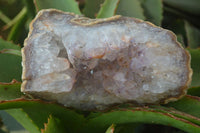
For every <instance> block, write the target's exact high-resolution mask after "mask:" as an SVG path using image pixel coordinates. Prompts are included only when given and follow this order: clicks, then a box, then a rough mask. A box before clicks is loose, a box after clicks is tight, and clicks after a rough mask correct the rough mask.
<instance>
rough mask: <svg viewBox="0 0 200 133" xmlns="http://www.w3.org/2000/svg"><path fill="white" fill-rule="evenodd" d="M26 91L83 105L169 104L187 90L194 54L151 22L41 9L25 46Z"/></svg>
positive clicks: (24, 79)
mask: <svg viewBox="0 0 200 133" xmlns="http://www.w3.org/2000/svg"><path fill="white" fill-rule="evenodd" d="M22 57H23V76H22V80H23V83H22V88H21V91H22V92H25V93H29V94H31V95H33V96H35V97H39V98H41V99H46V100H50V101H57V102H58V103H61V104H63V105H65V106H69V107H74V108H78V109H82V110H91V109H99V110H100V109H105V108H107V107H109V106H111V105H113V104H120V103H126V102H136V103H139V104H157V103H167V102H169V101H174V100H176V99H179V98H180V97H182V96H183V95H185V94H186V91H187V87H188V85H189V83H190V81H191V75H192V70H191V68H190V56H189V54H188V52H187V51H185V50H184V49H183V48H182V46H181V45H180V44H179V43H178V42H177V41H176V37H175V35H174V34H173V33H172V32H170V31H168V30H165V29H162V28H160V27H156V26H154V25H153V24H151V23H149V22H144V21H142V20H138V19H135V18H129V17H121V16H114V17H111V18H107V19H89V18H86V17H83V16H78V15H75V14H72V13H65V12H61V11H58V10H54V9H49V10H42V11H40V12H39V13H38V15H37V16H36V18H35V19H34V20H33V22H32V24H31V25H30V33H29V35H28V38H27V39H26V40H25V43H24V48H23V49H22Z"/></svg>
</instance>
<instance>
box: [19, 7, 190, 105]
mask: <svg viewBox="0 0 200 133" xmlns="http://www.w3.org/2000/svg"><path fill="white" fill-rule="evenodd" d="M44 12H57V13H62V14H69V15H72V16H75V17H76V18H78V17H79V16H78V15H76V14H74V13H68V12H63V11H60V10H56V9H44V10H41V11H40V12H39V13H38V14H37V16H36V17H35V19H34V20H33V21H32V22H31V23H30V26H29V29H30V31H29V34H28V37H29V36H30V35H31V34H32V32H33V28H34V27H33V25H34V23H35V21H36V20H37V19H38V18H39V17H40V16H42V15H43V14H44ZM119 19H126V17H124V18H122V17H121V16H120V15H116V16H113V17H110V18H105V19H99V20H97V21H91V22H89V23H79V22H77V21H71V22H72V23H74V24H77V25H80V26H87V27H88V26H94V25H96V24H101V23H105V22H106V23H107V22H111V21H117V20H119ZM132 19H133V21H135V22H137V23H146V24H148V25H149V26H152V27H156V28H160V29H163V28H161V27H158V26H155V25H154V24H152V23H150V22H147V21H143V20H140V19H136V18H132ZM165 30H166V29H165ZM167 32H168V34H169V35H170V36H171V37H172V39H173V41H174V42H175V43H176V44H177V45H178V46H179V47H180V48H182V50H183V51H184V52H185V54H186V55H187V68H188V73H189V74H188V77H187V82H186V83H185V85H183V86H182V87H181V88H180V89H179V95H177V96H175V97H171V96H169V97H168V98H166V99H163V100H161V103H164V104H166V103H168V102H170V101H176V100H178V99H180V98H182V97H183V96H184V95H185V94H186V93H187V89H188V86H189V85H190V83H191V80H192V73H193V71H192V69H191V67H190V61H191V57H190V54H189V52H188V51H186V50H185V49H184V48H183V47H182V45H181V44H180V43H179V42H178V41H177V38H176V35H175V34H174V33H173V32H171V31H169V30H168V31H167ZM28 37H27V38H28ZM27 38H26V39H25V41H24V47H25V46H26V45H27ZM24 52H25V51H24V48H22V50H21V53H22V64H23V72H22V80H23V83H22V85H21V91H22V92H23V91H24V89H25V86H26V85H27V81H26V76H25V74H26V71H27V69H26V66H25V62H26V56H25V53H24Z"/></svg>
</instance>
